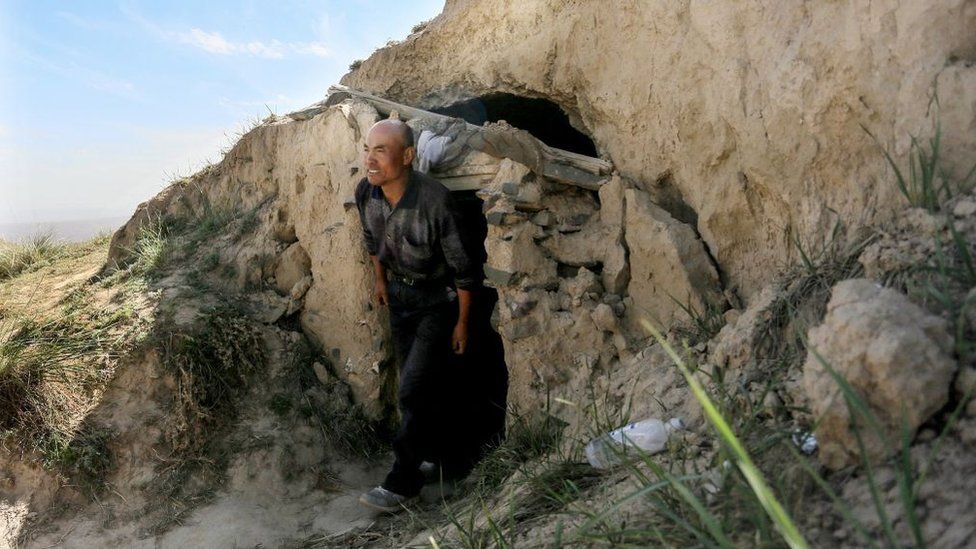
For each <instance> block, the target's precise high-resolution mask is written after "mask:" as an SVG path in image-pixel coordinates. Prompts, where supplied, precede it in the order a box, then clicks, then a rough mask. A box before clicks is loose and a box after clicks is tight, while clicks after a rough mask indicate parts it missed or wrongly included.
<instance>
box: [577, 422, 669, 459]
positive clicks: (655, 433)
mask: <svg viewBox="0 0 976 549" xmlns="http://www.w3.org/2000/svg"><path fill="white" fill-rule="evenodd" d="M684 428H685V425H684V422H683V421H681V419H680V418H676V417H673V418H671V419H669V420H668V421H667V423H665V422H663V421H661V420H660V419H657V418H651V419H645V420H643V421H638V422H635V423H631V424H629V425H625V426H623V427H621V428H619V429H614V430H613V431H610V432H609V433H607V434H605V435H602V436H599V437H597V438H595V439H593V440H591V441H590V443H589V444H587V445H586V461H588V462H590V465H592V466H593V467H595V468H597V469H610V468H611V467H614V466H615V465H618V464H620V461H621V459H620V458H621V456H622V455H627V454H628V453H631V454H633V453H636V452H634V450H635V449H639V450H640V451H641V452H643V453H646V454H656V453H658V452H660V451H662V450H664V448H665V447H666V446H667V444H668V437H669V436H670V435H671V433H672V432H673V431H676V430H680V429H684Z"/></svg>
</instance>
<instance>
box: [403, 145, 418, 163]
mask: <svg viewBox="0 0 976 549" xmlns="http://www.w3.org/2000/svg"><path fill="white" fill-rule="evenodd" d="M415 156H417V149H416V148H415V147H407V148H405V149H403V165H404V166H409V165H411V164H413V159H414V157H415Z"/></svg>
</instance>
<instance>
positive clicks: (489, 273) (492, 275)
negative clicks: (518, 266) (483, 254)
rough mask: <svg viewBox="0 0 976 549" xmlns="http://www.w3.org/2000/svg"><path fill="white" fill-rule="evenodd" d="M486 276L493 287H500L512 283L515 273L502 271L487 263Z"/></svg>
mask: <svg viewBox="0 0 976 549" xmlns="http://www.w3.org/2000/svg"><path fill="white" fill-rule="evenodd" d="M485 278H486V280H487V281H488V284H489V285H490V286H491V287H492V288H500V287H502V286H508V285H509V284H511V283H512V280H513V279H514V278H515V273H510V272H508V271H500V270H498V269H496V268H494V267H490V266H488V265H485Z"/></svg>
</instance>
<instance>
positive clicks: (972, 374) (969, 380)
mask: <svg viewBox="0 0 976 549" xmlns="http://www.w3.org/2000/svg"><path fill="white" fill-rule="evenodd" d="M953 388H954V389H955V391H956V397H957V398H964V397H966V396H968V397H969V398H976V368H973V367H972V366H966V367H964V368H962V369H961V370H960V371H959V375H958V376H956V382H955V384H954V387H953Z"/></svg>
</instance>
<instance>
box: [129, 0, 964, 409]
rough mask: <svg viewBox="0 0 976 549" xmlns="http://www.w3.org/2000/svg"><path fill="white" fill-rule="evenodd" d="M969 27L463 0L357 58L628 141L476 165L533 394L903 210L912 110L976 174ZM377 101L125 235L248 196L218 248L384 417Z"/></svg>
mask: <svg viewBox="0 0 976 549" xmlns="http://www.w3.org/2000/svg"><path fill="white" fill-rule="evenodd" d="M974 27H976V3H974V2H938V3H927V4H926V5H925V6H921V5H914V4H913V5H901V4H898V3H896V2H880V3H873V4H871V5H870V6H852V5H839V4H838V5H835V4H828V5H824V6H818V8H817V9H816V10H813V9H811V8H809V7H808V6H806V5H805V4H782V3H765V4H750V5H749V6H747V7H742V6H731V5H728V6H726V5H723V4H720V3H714V2H708V3H701V2H677V3H674V2H661V3H654V2H615V3H613V5H612V9H608V7H607V4H606V3H603V2H575V3H574V2H555V1H541V0H539V1H534V2H519V3H508V2H499V1H491V0H485V1H481V2H448V3H447V5H446V7H445V10H444V13H442V14H441V15H440V16H438V17H437V18H436V19H434V20H433V21H431V22H430V23H428V24H427V25H426V27H425V28H424V29H423V30H421V31H419V32H417V33H414V34H413V35H411V36H410V37H408V38H407V39H406V40H405V41H404V42H401V43H398V44H396V45H391V46H389V47H386V48H383V49H381V50H378V51H377V52H376V53H374V55H373V56H372V57H370V59H368V60H366V61H365V62H364V63H362V65H361V66H360V68H358V69H357V70H355V71H353V72H352V73H350V74H348V75H347V76H346V77H345V78H344V79H343V82H344V83H345V84H347V85H349V86H351V87H353V88H358V89H362V90H365V91H369V92H373V93H375V94H377V95H380V96H384V97H388V98H390V99H394V100H398V101H401V102H403V103H406V104H411V105H417V106H422V107H427V108H435V107H443V106H446V105H451V104H454V103H457V102H459V101H462V100H467V99H471V98H477V97H481V96H489V95H492V94H497V93H510V94H514V95H517V96H521V97H539V98H545V99H548V100H551V101H553V102H555V103H557V104H558V105H559V106H560V107H561V108H562V109H563V110H564V111H565V112H566V113H567V114H568V115H569V118H570V121H571V122H572V123H573V124H574V125H575V126H576V127H577V128H578V129H580V130H583V131H585V132H586V133H587V134H588V135H589V136H591V137H592V138H593V140H594V142H595V144H596V146H597V148H598V150H599V153H600V154H601V155H602V156H603V157H605V158H606V159H608V160H610V161H611V162H612V164H613V167H614V172H615V173H614V174H612V175H610V176H607V177H606V178H605V180H604V181H602V182H601V183H600V185H599V186H600V190H599V192H596V191H591V190H585V189H580V188H576V187H572V186H568V185H563V184H560V183H558V182H556V181H553V180H551V179H548V178H547V177H545V176H543V175H542V174H538V173H533V172H532V171H531V170H530V169H528V168H527V167H526V166H523V165H521V164H518V163H517V162H513V161H511V160H505V161H503V162H502V163H501V165H500V166H498V165H497V164H496V166H495V167H494V168H492V169H493V170H497V173H496V175H495V176H494V179H493V180H491V181H490V182H489V183H485V184H483V187H484V188H483V190H482V192H481V195H480V196H481V198H482V199H484V201H485V204H484V213H485V216H486V219H487V220H488V224H489V228H488V234H487V239H486V241H485V250H486V252H487V262H486V266H487V267H488V268H489V272H488V274H489V283H490V284H491V285H493V286H494V287H495V288H496V289H497V290H498V291H499V298H500V300H499V306H498V310H497V311H496V315H495V317H494V320H495V325H496V328H497V329H498V331H499V333H500V334H501V336H502V338H503V342H504V344H505V349H506V359H507V362H508V365H509V368H510V370H511V371H512V376H513V377H512V383H511V394H510V402H512V403H513V404H514V405H516V406H518V407H520V408H522V409H530V410H532V409H540V407H541V406H542V404H544V403H545V402H546V401H547V399H549V398H550V397H551V396H557V397H560V398H563V399H565V400H567V401H570V402H583V401H586V400H587V397H586V393H587V391H592V390H593V387H594V385H597V386H599V385H600V384H609V385H613V384H614V383H615V382H614V381H613V378H614V376H620V377H621V379H627V378H629V377H631V376H632V374H633V372H635V371H639V370H642V369H644V368H643V366H641V357H642V356H643V355H641V351H642V349H643V345H644V343H645V342H646V339H647V333H646V332H645V331H644V330H643V328H642V327H641V325H640V323H641V320H651V321H656V322H657V323H658V324H659V325H660V326H662V327H668V326H673V325H674V324H675V323H679V322H683V321H688V320H689V318H688V316H687V314H686V313H687V311H686V310H685V308H691V309H693V310H695V311H698V312H699V313H700V312H701V311H705V310H706V309H709V308H715V309H717V310H718V312H719V313H720V312H721V311H722V310H725V309H727V308H728V307H730V306H731V307H732V308H736V309H741V308H742V307H743V306H746V305H749V304H751V303H752V302H753V301H755V300H756V299H758V297H759V296H758V292H759V290H760V289H762V288H763V287H764V286H766V285H768V284H769V283H771V282H773V281H774V279H775V278H776V276H777V273H778V272H781V271H782V269H783V268H785V267H786V266H787V265H789V264H790V263H792V262H794V260H795V259H796V258H795V257H793V256H795V255H798V253H797V252H798V250H800V249H803V248H806V249H808V250H809V249H818V248H819V247H822V246H823V245H824V244H823V243H824V242H827V241H828V240H830V239H831V238H833V237H831V234H833V233H834V232H835V231H836V229H837V227H844V228H846V229H856V228H858V227H862V226H866V225H873V224H876V223H879V222H883V221H884V220H885V219H887V218H890V217H891V216H892V214H893V213H894V212H897V211H899V210H900V209H901V208H903V207H904V202H903V201H904V199H903V198H902V197H901V196H900V195H899V194H898V189H897V187H896V186H895V185H893V184H892V179H893V176H892V174H891V170H890V168H889V167H888V166H887V165H886V164H885V159H884V155H883V154H882V151H881V150H880V148H879V147H884V148H887V149H889V150H891V152H892V154H893V156H894V157H895V158H897V159H899V160H900V159H904V158H905V156H907V153H908V150H909V146H910V144H911V138H910V135H912V134H916V135H919V136H920V137H923V138H924V137H928V136H931V135H932V134H933V132H934V131H935V126H936V121H938V124H939V125H940V127H941V135H942V155H943V156H942V159H943V163H942V166H943V168H944V169H945V170H946V171H947V173H948V174H949V176H950V177H954V178H957V177H959V175H960V174H964V173H965V171H967V169H968V168H969V167H970V166H971V158H972V157H973V154H974V152H976V151H974V149H976V145H974V142H973V140H972V139H971V136H972V133H973V130H974V128H976V67H973V66H972V60H973V59H974V58H976V35H974V34H973V33H971V32H969V31H970V30H971V29H972V28H974ZM936 91H938V98H939V103H938V105H936V104H935V103H934V102H933V101H932V99H933V98H934V97H935V93H936ZM380 117H381V116H380V114H379V113H378V112H377V111H376V110H375V109H374V106H371V105H370V104H368V103H367V102H363V101H361V100H358V99H347V100H345V101H343V102H342V103H341V104H338V105H333V106H331V107H328V108H325V107H324V106H319V107H316V108H312V109H309V110H307V111H302V112H301V113H293V115H290V118H278V119H273V120H269V121H267V122H266V123H265V124H262V125H261V126H259V127H257V128H255V129H254V130H253V131H252V132H250V133H248V134H247V135H246V136H244V137H243V138H242V139H241V141H240V142H239V143H238V144H237V145H236V146H235V147H234V149H233V150H232V151H231V152H230V153H229V154H228V155H227V157H226V158H225V159H224V160H223V161H222V162H221V163H220V164H219V165H217V166H214V167H212V168H211V169H208V170H204V171H203V172H201V173H199V174H196V175H195V176H193V177H192V178H189V180H187V181H183V182H181V183H178V184H175V185H174V186H172V187H170V188H169V189H167V190H166V191H164V192H163V193H161V194H160V195H159V196H158V197H156V198H154V199H153V200H151V201H150V202H148V203H146V204H144V205H143V206H141V207H140V210H139V211H138V212H137V213H136V215H135V216H134V217H133V220H132V221H130V222H129V223H128V224H127V225H126V226H125V227H123V228H122V229H121V230H120V231H119V233H118V234H117V235H116V238H115V241H114V242H113V246H112V252H111V257H110V260H120V259H123V258H124V256H125V255H126V254H125V250H126V249H127V248H129V247H131V245H132V242H133V241H134V240H135V238H136V236H137V233H138V231H139V227H140V226H141V225H142V224H143V222H144V221H146V220H147V219H151V218H152V216H153V215H160V214H182V213H187V212H189V213H193V212H196V213H197V214H199V213H200V212H201V211H203V210H205V209H207V208H212V207H221V208H225V209H226V208H231V209H235V210H237V211H239V212H251V215H256V216H257V218H258V219H260V221H261V222H260V223H258V226H257V229H256V232H255V234H254V236H253V237H252V238H250V239H248V240H247V241H246V242H243V243H233V244H228V246H227V247H226V248H225V249H224V250H223V251H222V252H221V256H222V258H221V259H222V260H223V261H226V262H230V263H233V264H234V265H236V273H237V274H236V283H237V284H238V286H239V287H242V288H247V289H248V290H247V291H248V292H252V293H254V294H255V295H267V298H266V299H265V301H266V302H268V303H277V305H275V307H276V308H275V309H274V310H275V311H277V313H275V314H272V315H271V317H275V318H274V319H276V318H279V317H288V316H289V315H292V314H296V313H297V314H298V318H299V319H300V324H301V327H302V329H303V330H304V332H305V333H306V334H307V335H308V336H310V338H311V339H312V340H313V342H314V343H315V344H316V346H317V347H319V348H320V349H321V350H322V351H323V354H324V355H325V356H327V357H328V358H329V359H330V360H331V361H332V363H333V367H334V369H335V370H336V372H337V373H338V375H339V376H340V377H341V378H342V379H343V380H344V381H346V382H348V383H349V384H350V386H351V387H352V388H353V392H354V394H355V397H356V400H357V401H358V402H359V403H361V404H362V405H363V406H364V407H365V408H366V409H367V411H368V413H369V415H370V416H371V417H374V418H378V417H380V416H381V415H382V414H383V406H384V404H383V403H384V402H387V403H388V402H390V400H389V399H388V398H384V396H383V395H384V391H385V390H386V389H387V388H389V382H390V378H389V376H388V375H387V374H388V373H390V372H392V369H391V368H389V365H390V356H391V352H390V346H389V342H388V338H387V334H386V330H385V322H384V321H383V318H382V314H383V312H382V311H379V310H376V309H375V308H374V307H373V305H372V304H371V302H370V301H371V280H372V275H371V274H370V268H369V266H368V261H367V258H366V257H365V255H364V252H363V250H362V247H361V243H360V232H359V231H360V228H359V220H358V217H357V215H356V213H355V208H354V207H353V206H352V203H351V202H352V195H353V188H354V185H355V183H356V182H357V181H358V179H360V177H361V173H359V171H358V166H359V162H360V160H359V148H360V146H361V142H362V140H363V139H364V138H365V133H366V131H367V130H368V128H369V126H370V125H371V124H372V123H373V122H375V121H376V120H378V119H379V118H380ZM865 129H867V130H870V132H871V133H872V134H874V135H875V136H876V137H877V138H878V140H879V142H875V141H874V140H873V139H872V138H871V136H870V135H869V134H868V133H867V131H865ZM496 162H497V160H496ZM214 205H216V206H214ZM183 210H186V211H185V212H184V211H183ZM798 244H799V245H798ZM261 287H264V288H276V292H274V291H269V290H265V291H264V294H261V292H260V291H258V290H257V288H261ZM719 318H720V315H719ZM274 319H272V320H274ZM813 320H814V321H817V320H819V319H813ZM555 334H563V335H565V336H566V337H553V336H554V335H555ZM597 388H599V387H597ZM618 393H619V394H615V395H614V396H615V398H616V399H617V400H620V401H623V400H625V399H630V398H631V396H632V395H630V394H629V393H628V391H626V390H624V389H623V388H621V389H620V391H618ZM679 400H680V399H679ZM652 402H653V398H652V397H651V396H647V397H646V406H645V407H646V408H647V411H648V412H650V410H651V407H652ZM556 413H557V415H559V414H560V412H559V411H557V412H556ZM689 414H694V412H689ZM562 415H563V416H564V417H563V419H564V420H566V421H568V422H569V423H571V424H576V423H578V421H577V420H580V418H579V417H576V416H577V415H578V414H576V413H575V412H572V410H569V409H567V410H565V413H564V414H562Z"/></svg>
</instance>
